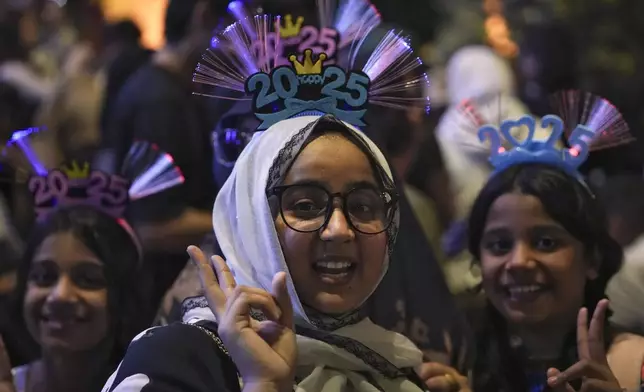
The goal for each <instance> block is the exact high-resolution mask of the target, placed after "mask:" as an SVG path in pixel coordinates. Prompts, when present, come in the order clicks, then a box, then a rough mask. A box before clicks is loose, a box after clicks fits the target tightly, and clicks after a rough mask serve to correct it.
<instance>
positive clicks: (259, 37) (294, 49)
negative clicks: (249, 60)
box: [228, 0, 380, 68]
mask: <svg viewBox="0 0 644 392" xmlns="http://www.w3.org/2000/svg"><path fill="white" fill-rule="evenodd" d="M245 3H246V2H245V1H231V2H230V3H229V4H228V12H229V13H230V14H231V15H232V16H233V17H234V18H235V19H236V20H238V21H239V23H240V24H241V28H242V29H243V31H244V33H245V35H246V37H247V38H248V39H249V40H250V41H251V42H252V43H251V53H253V54H254V55H255V56H256V57H257V58H258V59H259V61H260V62H261V63H265V62H268V63H270V66H271V67H273V68H274V67H279V66H282V65H286V66H290V61H289V56H290V55H291V54H293V53H303V52H304V50H305V49H309V48H310V49H312V50H313V53H314V54H316V55H319V54H320V53H325V54H326V56H327V64H334V63H335V60H336V55H337V52H338V51H339V50H340V49H343V48H345V47H347V46H348V45H349V44H351V43H352V42H354V41H356V40H357V39H358V38H360V37H362V36H364V35H366V34H367V33H368V32H369V31H371V30H372V29H373V28H374V27H376V26H377V25H378V24H380V14H379V13H378V11H377V10H376V8H375V7H374V6H373V5H372V4H371V3H370V2H369V1H367V0H342V1H340V5H339V6H337V7H336V3H337V2H336V1H335V0H317V1H316V3H317V16H318V18H317V19H318V20H317V21H312V20H306V19H305V18H304V17H303V16H301V15H293V14H288V15H285V16H284V17H278V18H275V19H273V20H272V21H270V18H261V19H260V20H259V21H258V20H257V19H254V18H253V16H254V12H253V10H251V9H250V7H248V6H246V4H245ZM271 22H272V26H271ZM312 22H314V23H313V24H312ZM271 29H272V31H271ZM263 54H264V56H263Z"/></svg>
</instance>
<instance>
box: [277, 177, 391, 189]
mask: <svg viewBox="0 0 644 392" xmlns="http://www.w3.org/2000/svg"><path fill="white" fill-rule="evenodd" d="M288 185H314V186H319V187H321V188H324V189H326V190H329V183H327V182H326V181H319V180H301V181H295V182H293V183H292V184H288ZM355 188H370V189H374V190H378V189H379V188H380V187H378V185H377V184H375V183H374V182H372V181H366V180H360V181H351V182H349V183H348V184H346V185H345V186H344V190H345V191H349V190H352V189H355ZM329 192H331V191H330V190H329Z"/></svg>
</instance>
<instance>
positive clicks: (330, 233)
mask: <svg viewBox="0 0 644 392" xmlns="http://www.w3.org/2000/svg"><path fill="white" fill-rule="evenodd" d="M355 237H356V234H355V232H354V231H353V229H352V228H351V225H350V224H349V221H348V220H347V217H346V216H345V215H344V212H342V209H341V208H338V207H336V208H334V209H333V211H332V212H331V216H330V217H329V222H328V223H327V225H326V226H325V227H323V228H322V230H321V231H320V238H321V239H322V240H324V241H338V242H349V241H352V240H353V239H355Z"/></svg>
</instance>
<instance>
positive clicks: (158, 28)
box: [101, 0, 168, 49]
mask: <svg viewBox="0 0 644 392" xmlns="http://www.w3.org/2000/svg"><path fill="white" fill-rule="evenodd" d="M167 6H168V1H167V0H136V1H134V0H101V7H102V8H103V12H104V13H105V17H106V19H107V20H109V21H119V20H123V19H132V20H133V21H134V22H135V23H136V24H137V25H138V26H139V28H140V29H141V35H142V37H141V40H142V43H143V45H144V46H146V47H148V48H151V49H158V48H159V47H161V46H163V44H164V38H163V23H164V17H165V10H166V7H167Z"/></svg>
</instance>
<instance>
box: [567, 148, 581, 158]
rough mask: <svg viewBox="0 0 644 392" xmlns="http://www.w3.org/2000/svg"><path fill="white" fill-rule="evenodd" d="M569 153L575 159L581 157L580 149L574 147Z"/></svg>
mask: <svg viewBox="0 0 644 392" xmlns="http://www.w3.org/2000/svg"><path fill="white" fill-rule="evenodd" d="M568 151H569V152H570V155H572V156H573V157H576V156H579V149H577V147H573V148H571V149H570V150H568Z"/></svg>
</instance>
